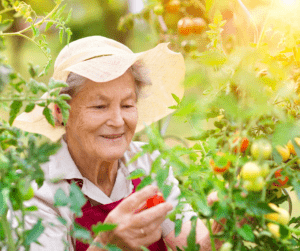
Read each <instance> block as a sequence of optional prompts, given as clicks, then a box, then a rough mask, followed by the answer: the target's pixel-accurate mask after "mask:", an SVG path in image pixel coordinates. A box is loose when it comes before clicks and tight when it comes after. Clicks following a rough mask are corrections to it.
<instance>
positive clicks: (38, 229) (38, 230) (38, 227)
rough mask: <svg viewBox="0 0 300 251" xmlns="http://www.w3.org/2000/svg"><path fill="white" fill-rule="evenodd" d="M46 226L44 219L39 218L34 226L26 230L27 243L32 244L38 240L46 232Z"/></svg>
mask: <svg viewBox="0 0 300 251" xmlns="http://www.w3.org/2000/svg"><path fill="white" fill-rule="evenodd" d="M44 229H45V228H44V226H43V225H42V220H41V219H39V220H38V222H37V223H36V224H35V225H34V227H33V228H32V229H31V230H29V231H28V232H26V238H25V244H26V245H28V246H29V245H30V243H32V242H36V241H37V239H38V238H39V236H40V235H41V234H42V233H43V232H44Z"/></svg>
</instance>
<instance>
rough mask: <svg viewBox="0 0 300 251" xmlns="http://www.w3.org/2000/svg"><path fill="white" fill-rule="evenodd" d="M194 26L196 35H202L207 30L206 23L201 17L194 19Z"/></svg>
mask: <svg viewBox="0 0 300 251" xmlns="http://www.w3.org/2000/svg"><path fill="white" fill-rule="evenodd" d="M192 21H193V23H194V25H193V32H194V33H196V34H201V33H202V32H203V31H204V30H205V28H206V22H205V21H204V19H203V18H201V17H195V18H193V19H192Z"/></svg>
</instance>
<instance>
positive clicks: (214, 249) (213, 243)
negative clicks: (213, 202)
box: [207, 219, 217, 251]
mask: <svg viewBox="0 0 300 251" xmlns="http://www.w3.org/2000/svg"><path fill="white" fill-rule="evenodd" d="M207 226H208V231H209V237H210V244H211V251H217V250H216V246H215V238H214V234H213V232H212V228H211V224H210V221H209V219H208V220H207Z"/></svg>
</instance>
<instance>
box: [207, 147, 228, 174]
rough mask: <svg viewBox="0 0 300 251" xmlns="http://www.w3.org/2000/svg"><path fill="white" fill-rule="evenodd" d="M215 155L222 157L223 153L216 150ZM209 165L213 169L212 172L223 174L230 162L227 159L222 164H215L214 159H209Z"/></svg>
mask: <svg viewBox="0 0 300 251" xmlns="http://www.w3.org/2000/svg"><path fill="white" fill-rule="evenodd" d="M217 155H218V156H221V157H222V156H224V155H225V154H224V153H222V152H218V153H217ZM209 165H210V166H211V168H212V170H213V171H214V173H216V174H223V173H225V172H226V171H227V170H228V169H229V168H230V165H231V162H230V161H229V160H228V161H227V162H226V163H224V165H223V166H217V165H216V164H215V161H214V160H213V159H210V160H209Z"/></svg>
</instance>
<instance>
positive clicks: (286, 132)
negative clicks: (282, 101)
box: [272, 120, 300, 147]
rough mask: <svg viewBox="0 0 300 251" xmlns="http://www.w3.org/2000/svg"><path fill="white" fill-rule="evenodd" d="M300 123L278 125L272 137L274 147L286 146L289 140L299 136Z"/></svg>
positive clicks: (291, 122)
mask: <svg viewBox="0 0 300 251" xmlns="http://www.w3.org/2000/svg"><path fill="white" fill-rule="evenodd" d="M299 132H300V123H299V121H295V120H289V121H284V122H281V123H278V124H277V125H276V126H275V131H274V133H273V137H272V144H273V147H275V146H277V145H285V144H286V143H287V142H288V139H293V138H296V137H298V136H299Z"/></svg>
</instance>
